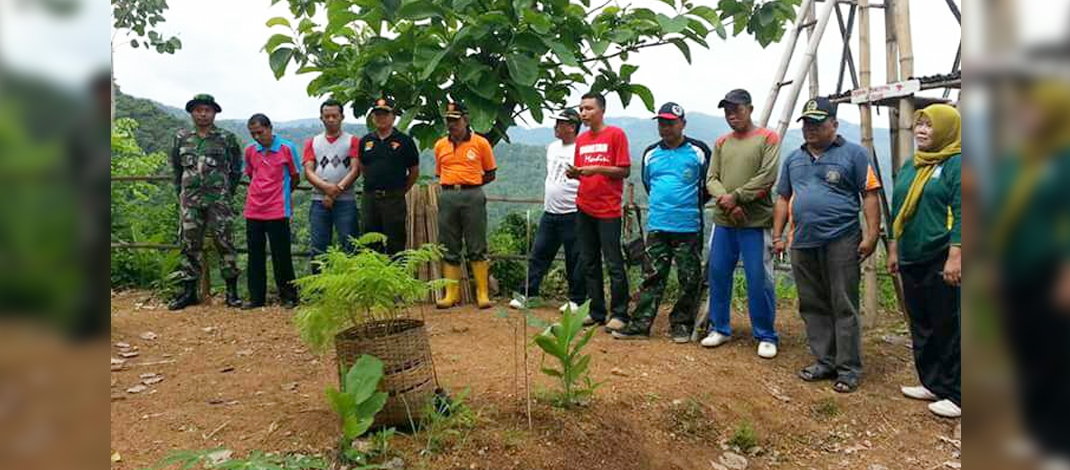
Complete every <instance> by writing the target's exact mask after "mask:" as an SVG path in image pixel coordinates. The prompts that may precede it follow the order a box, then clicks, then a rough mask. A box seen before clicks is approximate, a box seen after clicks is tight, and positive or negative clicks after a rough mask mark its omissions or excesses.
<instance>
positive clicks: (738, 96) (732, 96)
mask: <svg viewBox="0 0 1070 470" xmlns="http://www.w3.org/2000/svg"><path fill="white" fill-rule="evenodd" d="M729 104H734V105H741V104H751V100H750V93H748V92H747V90H744V89H742V88H736V89H735V90H732V91H730V92H728V94H727V95H724V99H723V100H721V102H720V103H717V107H718V108H723V107H725V106H727V105H729Z"/></svg>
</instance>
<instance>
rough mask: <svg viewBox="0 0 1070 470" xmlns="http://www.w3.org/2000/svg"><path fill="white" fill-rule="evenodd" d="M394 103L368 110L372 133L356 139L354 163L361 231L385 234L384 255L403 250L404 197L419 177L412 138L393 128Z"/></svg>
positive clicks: (379, 103) (378, 103) (389, 101)
mask: <svg viewBox="0 0 1070 470" xmlns="http://www.w3.org/2000/svg"><path fill="white" fill-rule="evenodd" d="M396 118H397V112H396V111H395V103H394V100H392V99H390V98H379V99H378V100H376V102H375V105H374V106H373V107H372V123H374V124H375V130H373V131H371V132H369V133H368V134H367V135H365V136H364V137H363V138H361V139H360V147H359V148H360V150H359V157H358V161H359V162H360V163H359V164H360V173H361V174H363V175H364V196H363V197H362V198H361V210H360V211H361V214H362V215H363V225H364V232H365V233H369V232H378V233H381V234H383V235H386V238H387V242H386V246H385V247H379V249H380V250H382V249H383V248H385V250H386V251H385V252H386V253H388V254H391V255H392V254H395V253H397V252H399V251H401V250H404V249H405V240H406V238H407V237H406V233H405V232H406V231H405V225H406V219H407V215H406V206H405V194H406V193H408V192H409V189H410V188H412V186H413V185H414V184H416V179H417V178H419V177H420V154H419V152H418V151H417V149H416V143H415V142H413V140H412V138H411V137H409V136H407V135H405V134H404V133H402V132H401V131H399V130H397V129H395V128H394V120H395V119H396Z"/></svg>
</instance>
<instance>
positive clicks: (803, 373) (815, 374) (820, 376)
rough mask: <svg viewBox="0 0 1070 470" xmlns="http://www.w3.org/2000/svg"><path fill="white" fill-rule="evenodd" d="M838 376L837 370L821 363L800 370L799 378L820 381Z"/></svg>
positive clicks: (807, 380)
mask: <svg viewBox="0 0 1070 470" xmlns="http://www.w3.org/2000/svg"><path fill="white" fill-rule="evenodd" d="M835 376H836V371H834V370H832V369H828V368H826V367H825V366H822V365H821V364H812V365H809V366H807V367H804V368H803V369H802V370H800V371H799V378H800V379H803V380H804V381H806V382H818V381H821V380H828V379H831V378H833V377H835Z"/></svg>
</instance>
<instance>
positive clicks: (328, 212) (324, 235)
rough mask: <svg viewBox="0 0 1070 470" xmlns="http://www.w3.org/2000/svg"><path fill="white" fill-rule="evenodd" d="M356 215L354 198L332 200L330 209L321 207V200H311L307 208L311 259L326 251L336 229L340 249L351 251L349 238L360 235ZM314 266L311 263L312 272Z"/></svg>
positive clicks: (314, 268) (351, 244)
mask: <svg viewBox="0 0 1070 470" xmlns="http://www.w3.org/2000/svg"><path fill="white" fill-rule="evenodd" d="M358 216H359V213H358V211H357V203H356V201H355V200H349V201H334V204H333V205H332V206H331V208H330V209H328V208H326V207H323V202H322V201H312V206H311V207H310V208H309V210H308V222H309V232H310V233H311V238H312V243H311V247H310V249H309V251H311V252H312V257H313V259H314V258H315V257H316V256H318V255H320V254H323V253H326V252H327V247H328V246H329V245H330V244H331V238H332V235H333V234H334V232H336V231H337V232H338V240H339V242H340V243H341V245H342V250H344V251H346V252H347V253H352V252H353V243H352V242H350V240H349V239H350V237H354V238H355V237H359V236H360V229H359V227H358V225H357V221H358V220H359V217H358ZM332 229H333V230H332ZM316 266H317V265H316V264H315V263H313V264H312V270H313V272H315V271H316V270H317V268H316Z"/></svg>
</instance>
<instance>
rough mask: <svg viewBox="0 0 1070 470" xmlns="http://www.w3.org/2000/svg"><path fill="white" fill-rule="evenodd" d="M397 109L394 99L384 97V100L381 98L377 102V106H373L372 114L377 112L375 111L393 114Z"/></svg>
mask: <svg viewBox="0 0 1070 470" xmlns="http://www.w3.org/2000/svg"><path fill="white" fill-rule="evenodd" d="M396 107H397V103H395V102H394V99H393V98H390V97H386V96H384V97H382V98H379V99H377V100H375V105H373V106H372V112H375V111H386V112H390V113H392V112H394V109H395V108H396Z"/></svg>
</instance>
